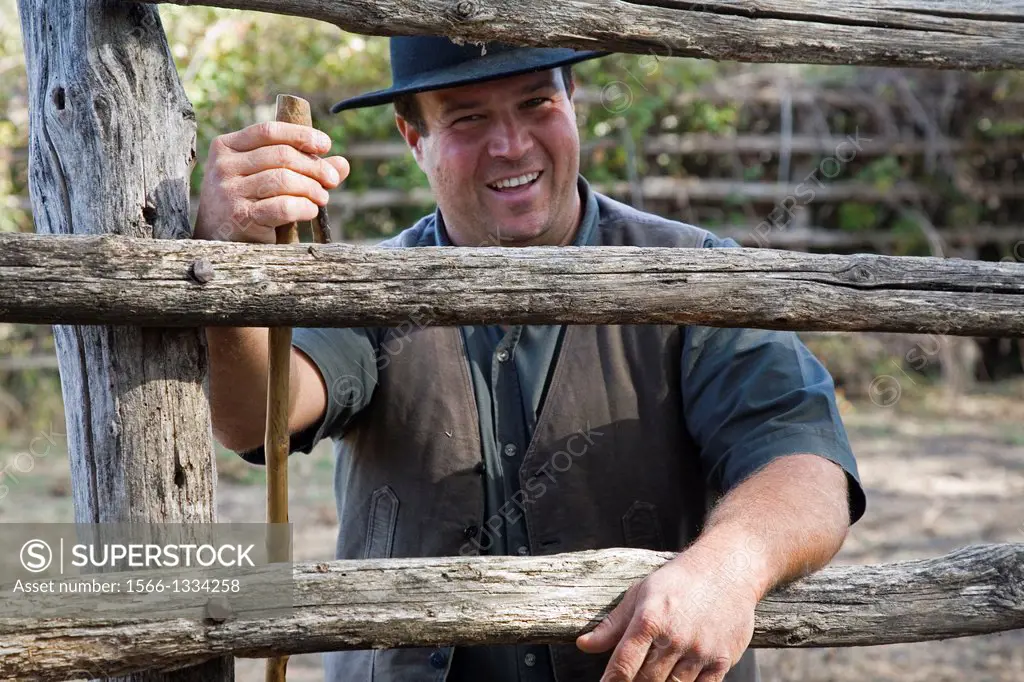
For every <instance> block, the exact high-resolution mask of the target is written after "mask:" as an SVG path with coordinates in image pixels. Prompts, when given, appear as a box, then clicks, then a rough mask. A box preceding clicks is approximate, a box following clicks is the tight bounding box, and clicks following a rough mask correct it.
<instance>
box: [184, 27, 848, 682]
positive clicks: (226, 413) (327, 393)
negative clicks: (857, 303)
mask: <svg viewBox="0 0 1024 682" xmlns="http://www.w3.org/2000/svg"><path fill="white" fill-rule="evenodd" d="M595 56H598V54H597V53H589V52H575V51H572V50H563V49H539V48H513V47H508V46H502V45H487V46H485V47H483V48H481V47H480V46H474V45H466V46H458V45H455V44H453V43H451V42H450V41H448V40H446V39H443V38H426V37H419V38H394V39H392V41H391V57H392V76H393V85H392V87H391V88H388V89H386V90H382V91H378V92H374V93H370V94H368V95H363V96H360V97H356V98H353V99H350V100H346V101H345V102H341V103H339V104H338V105H336V106H335V108H334V111H340V110H343V109H347V108H352V107H356V106H369V105H376V104H381V103H386V102H394V104H395V108H396V119H395V120H396V123H397V126H398V130H399V132H400V133H401V134H402V136H403V138H404V139H405V141H406V142H407V143H408V146H409V148H410V150H411V151H412V153H413V155H414V156H415V159H416V162H417V163H418V164H419V166H420V168H421V169H422V170H423V172H424V173H425V174H426V176H427V178H428V179H429V181H430V186H431V189H432V190H433V193H434V196H435V198H436V200H437V210H436V211H435V212H434V213H432V214H430V215H428V216H425V217H424V218H422V219H421V220H420V221H418V222H417V223H416V224H415V225H414V226H412V227H411V228H409V229H407V230H405V231H404V232H402V233H401V234H400V235H398V236H397V237H395V238H394V239H391V240H389V241H388V242H385V244H386V245H388V246H394V247H407V248H415V247H420V246H481V245H501V246H513V247H516V246H563V245H580V246H597V245H636V246H661V247H696V248H702V247H703V248H714V247H725V246H735V243H734V242H727V241H723V240H720V239H718V238H716V237H715V236H714V235H712V234H710V233H708V232H707V231H705V230H701V229H699V228H696V227H693V226H689V225H684V224H681V223H677V222H672V221H669V220H666V219H663V218H660V217H658V216H654V215H650V214H645V213H641V212H638V211H635V210H633V209H630V208H629V207H626V206H624V205H622V204H619V203H617V202H614V201H612V200H610V199H608V198H607V197H604V196H601V195H600V194H597V193H595V192H594V191H593V190H591V189H590V187H589V185H588V184H587V182H586V181H585V180H584V179H583V178H582V177H580V176H579V137H578V132H577V127H576V116H575V109H574V106H573V101H572V96H573V92H574V87H575V86H574V83H573V79H572V74H571V70H570V68H569V65H570V64H572V63H574V62H578V61H581V60H583V59H588V58H592V57H595ZM329 148H330V140H329V139H327V137H326V136H325V135H323V134H322V133H319V132H316V131H312V130H309V129H303V128H300V127H296V126H289V125H285V124H277V123H270V124H259V125H256V126H251V127H249V128H246V129H244V130H242V131H239V132H235V133H231V134H228V135H225V136H222V137H220V138H217V140H215V141H214V142H213V144H212V146H211V151H210V162H209V164H208V166H207V168H208V171H207V174H206V177H205V178H204V181H203V188H202V195H201V201H200V209H199V217H198V220H197V224H196V236H197V237H198V238H223V239H230V240H238V241H258V242H272V241H273V239H274V237H273V234H274V233H273V227H274V226H275V225H278V224H281V223H285V222H288V221H292V220H310V219H312V218H313V217H314V216H315V215H316V211H317V207H318V206H320V205H323V204H325V203H326V202H327V198H328V195H327V190H328V189H332V188H334V187H336V186H338V185H339V183H340V182H341V181H342V180H343V179H344V177H345V176H346V175H347V173H348V165H347V163H346V162H345V160H344V159H343V158H341V157H331V158H327V159H320V158H318V157H317V156H316V155H319V154H324V153H326V152H327V151H328V150H329ZM495 277H496V279H497V278H499V277H500V273H495ZM429 322H430V320H429V315H428V316H425V317H424V318H423V319H417V320H410V322H409V323H408V324H405V325H401V326H400V327H399V328H394V329H361V328H360V329H297V330H296V331H295V335H294V346H295V350H294V351H293V355H292V369H293V372H292V385H291V404H292V408H291V414H290V421H289V423H290V427H291V431H292V434H293V440H292V446H293V450H301V451H302V452H307V453H308V452H309V451H310V450H311V449H312V447H313V446H314V445H315V444H316V443H317V442H318V441H320V440H321V439H323V438H325V437H330V438H332V439H334V440H335V441H336V443H337V465H336V467H337V468H336V475H335V486H336V491H335V492H336V495H337V506H338V513H339V521H340V532H339V536H338V544H337V548H336V556H337V557H338V558H349V559H352V558H364V557H366V558H375V557H402V556H443V555H458V554H480V553H483V554H553V553H559V552H571V551H578V550H585V549H597V548H604V547H615V546H628V547H646V548H650V549H657V550H676V551H680V553H679V554H678V556H677V557H676V558H674V559H673V560H671V561H669V562H668V563H666V564H665V565H664V566H663V567H661V568H659V569H658V570H657V571H655V572H653V573H652V574H651V575H650V576H648V577H647V578H646V579H645V580H643V581H641V582H640V583H638V584H637V585H634V586H633V587H632V588H631V589H630V590H629V591H628V592H627V593H626V595H625V596H624V598H623V600H622V602H621V603H620V604H619V605H618V606H617V607H616V608H615V609H614V610H613V611H612V612H611V613H610V614H609V615H608V616H607V617H606V618H605V619H604V620H603V621H602V622H601V623H600V624H599V625H598V626H597V627H596V628H595V629H594V630H593V631H592V632H589V633H587V634H583V635H582V636H580V637H579V639H578V640H577V641H576V643H575V646H572V645H559V646H550V647H548V646H542V645H518V646H493V647H459V648H454V649H453V648H451V647H442V648H436V649H395V650H384V651H376V652H374V651H356V652H335V653H331V654H327V655H326V656H325V666H326V671H327V679H328V680H329V682H342V681H345V682H348V681H352V682H363V681H369V680H376V681H385V682H406V681H412V680H443V679H448V680H458V681H460V682H461V681H465V680H482V681H499V682H505V681H510V680H515V681H517V682H518V681H522V682H542V681H545V682H546V681H550V680H555V679H558V680H559V681H560V682H571V681H575V680H597V679H599V678H600V679H601V680H643V681H648V680H652V681H656V682H663V681H665V680H673V681H675V682H692V681H693V680H699V681H700V682H717V681H719V680H723V679H726V680H730V682H740V681H743V682H746V681H748V680H756V679H758V673H757V668H756V664H755V662H754V659H753V653H752V651H747V650H746V648H747V646H748V644H749V643H750V639H751V636H752V632H753V625H754V607H755V605H756V604H757V602H758V601H759V600H760V599H761V598H762V597H763V596H764V595H765V594H766V593H767V592H768V591H769V590H770V589H772V588H773V587H774V586H776V585H778V584H780V583H782V582H785V581H788V580H791V579H794V578H796V577H798V576H800V575H803V574H806V573H808V572H811V571H814V570H816V569H818V568H820V567H821V566H824V565H825V564H826V563H827V562H828V561H829V560H830V559H831V558H832V556H833V555H834V554H835V552H836V551H838V549H839V547H840V546H841V544H842V542H843V539H844V538H845V534H846V531H847V528H848V526H849V524H850V523H852V522H853V521H856V520H857V518H859V517H860V516H861V514H863V511H864V494H863V492H862V490H861V488H860V485H859V483H858V480H857V469H856V464H855V462H854V459H853V456H852V454H851V453H850V448H849V444H848V442H847V438H846V434H845V431H844V429H843V426H842V423H841V420H840V417H839V414H838V410H837V407H836V403H835V395H834V390H833V384H832V380H831V378H830V377H829V375H828V373H827V372H826V371H825V370H824V368H823V367H822V366H821V365H820V364H819V363H818V362H817V361H816V360H815V359H814V357H813V356H812V355H811V354H810V353H809V352H808V351H807V349H806V348H805V347H804V346H803V345H802V344H801V343H800V342H799V341H798V339H797V338H796V337H795V336H794V335H793V334H789V333H780V332H769V331H760V330H744V329H713V328H706V327H698V326H690V327H677V326H672V325H633V326H583V325H577V326H557V325H556V326H540V325H525V326H520V325H514V326H506V325H490V326H469V327H463V328H461V329H456V328H444V327H436V326H432V325H430V324H429ZM207 337H208V340H209V353H210V367H211V376H210V402H211V409H212V415H213V422H214V424H213V425H214V430H215V434H216V436H217V438H218V440H219V441H220V442H222V443H223V444H224V445H225V446H227V447H229V448H232V449H234V450H237V451H239V452H241V453H242V456H243V457H245V458H246V459H247V460H249V461H252V462H257V463H260V462H262V461H263V453H262V450H261V448H260V445H259V444H260V443H261V441H262V436H263V424H264V415H265V412H264V410H265V403H266V394H265V386H266V364H267V340H266V332H265V330H262V329H229V328H213V327H212V328H209V329H207Z"/></svg>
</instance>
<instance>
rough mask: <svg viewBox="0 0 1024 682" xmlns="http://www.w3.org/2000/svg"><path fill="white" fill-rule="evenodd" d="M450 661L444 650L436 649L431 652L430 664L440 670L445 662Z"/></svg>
mask: <svg viewBox="0 0 1024 682" xmlns="http://www.w3.org/2000/svg"><path fill="white" fill-rule="evenodd" d="M447 662H448V655H447V654H445V652H443V651H435V652H434V653H432V654H430V665H432V666H434V667H435V668H437V669H438V670H440V669H441V668H443V667H444V665H445V663H447Z"/></svg>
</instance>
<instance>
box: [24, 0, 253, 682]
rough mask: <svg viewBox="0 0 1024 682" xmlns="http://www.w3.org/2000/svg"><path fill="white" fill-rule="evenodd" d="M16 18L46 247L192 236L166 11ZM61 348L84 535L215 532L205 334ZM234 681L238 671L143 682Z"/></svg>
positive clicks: (109, 9) (147, 331)
mask: <svg viewBox="0 0 1024 682" xmlns="http://www.w3.org/2000/svg"><path fill="white" fill-rule="evenodd" d="M18 9H19V14H20V17H21V26H22V33H23V36H24V45H25V51H26V54H25V56H26V60H27V66H28V75H29V115H30V141H29V176H30V190H31V196H32V208H33V216H34V219H35V224H36V229H37V230H38V231H39V232H41V233H45V234H48V235H105V234H110V233H116V234H121V235H131V236H133V237H147V238H152V237H158V238H163V239H169V240H173V239H175V238H181V237H188V236H190V235H191V229H190V227H189V221H188V215H189V214H188V178H189V174H190V172H191V168H192V163H193V160H194V157H195V152H194V149H195V146H194V145H195V142H194V139H195V120H194V119H195V117H194V115H193V112H192V107H191V105H190V104H189V102H188V100H187V98H186V97H185V94H184V91H183V90H182V88H181V85H180V83H179V81H178V76H177V73H176V71H175V68H174V63H173V61H172V59H171V56H170V52H169V50H168V46H167V42H166V38H165V37H164V33H163V29H162V27H161V24H160V17H159V15H158V14H157V12H156V8H154V7H149V6H145V5H133V4H127V3H121V2H113V1H111V0H19V3H18ZM51 238H54V239H55V238H56V237H51ZM69 238H70V237H69ZM97 322H99V321H98V320H97ZM129 324H130V323H129ZM54 336H55V339H56V349H57V355H58V359H59V365H60V374H61V385H62V391H63V397H64V405H65V406H66V409H65V414H66V420H67V434H68V443H67V446H68V453H69V457H70V460H71V483H72V493H73V497H74V510H75V520H76V521H77V522H79V523H90V522H113V521H126V522H147V521H152V522H161V521H192V522H209V521H213V520H215V512H216V504H215V500H214V489H215V480H214V478H215V470H214V458H213V442H212V437H211V433H210V419H209V410H208V406H207V401H206V398H205V395H204V393H203V382H204V380H205V376H206V352H205V346H204V344H203V338H202V335H201V334H200V333H199V331H198V330H195V329H161V328H142V327H138V326H114V327H101V326H79V327H76V326H67V325H64V324H60V325H58V326H56V327H55V328H54ZM233 678H234V667H233V661H232V660H231V659H230V658H228V659H215V660H211V661H209V662H208V663H206V664H205V665H203V666H200V667H198V668H193V669H188V670H182V671H179V672H177V673H174V674H172V675H163V676H149V675H137V676H133V678H132V679H133V682H145V681H150V680H152V681H153V682H156V681H157V680H160V681H161V682H172V681H173V682H185V681H191V680H196V681H198V680H204V681H209V680H231V679H233Z"/></svg>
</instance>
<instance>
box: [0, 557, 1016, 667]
mask: <svg viewBox="0 0 1024 682" xmlns="http://www.w3.org/2000/svg"><path fill="white" fill-rule="evenodd" d="M672 556H673V555H672V554H670V553H665V552H650V551H647V550H639V549H606V550H597V551H587V552H575V553H569V554H559V555H552V556H545V557H473V558H463V557H446V558H435V559H386V560H366V561H331V562H320V563H299V564H296V565H295V566H294V568H293V576H294V581H295V587H294V590H293V600H292V606H291V607H290V610H289V611H288V612H287V613H284V614H282V615H275V616H273V617H271V618H265V619H264V620H258V619H256V618H255V617H253V619H251V620H250V619H244V618H237V617H232V615H231V599H230V595H228V597H227V601H226V603H224V602H221V603H219V605H218V610H217V613H218V614H219V616H218V619H217V621H214V622H211V621H210V620H203V621H198V620H195V619H192V620H189V619H186V618H184V617H181V616H180V615H178V614H176V613H175V612H174V610H173V609H167V608H157V605H158V602H154V610H153V614H154V615H153V616H152V618H146V619H140V618H139V617H138V616H134V617H132V618H127V617H125V616H123V615H120V616H119V613H118V610H117V609H116V608H111V609H104V610H97V609H95V608H92V609H91V610H87V609H83V610H82V614H81V615H79V616H69V617H66V618H60V619H52V620H50V621H47V622H42V621H38V620H36V619H20V620H16V619H11V618H7V619H0V641H2V644H0V654H2V655H0V677H3V678H4V679H11V678H12V677H13V678H17V679H21V680H63V679H67V675H68V674H69V673H74V672H81V671H83V670H85V671H93V674H96V673H98V672H102V674H103V675H107V676H113V675H122V674H127V673H130V672H134V671H139V670H144V669H148V670H168V669H171V668H175V667H180V666H182V665H184V664H195V663H198V662H201V661H203V660H206V659H210V658H215V657H217V656H223V655H225V654H234V655H236V656H243V657H266V656H270V655H280V654H298V653H308V652H314V651H332V650H342V649H367V648H372V647H377V648H394V647H412V646H437V645H438V644H439V643H444V644H453V645H481V644H509V643H516V642H535V643H557V642H572V641H574V639H575V637H576V636H577V635H579V634H581V633H582V632H583V631H585V630H587V629H589V628H590V627H592V626H594V625H596V623H597V622H599V620H600V619H601V618H603V617H604V615H606V614H607V613H608V612H609V611H610V610H611V609H612V608H614V606H615V604H616V603H617V602H618V600H619V599H620V598H621V596H622V594H623V592H624V591H625V590H626V589H627V588H628V587H629V586H630V585H631V584H633V583H634V582H636V581H637V580H640V579H642V578H643V577H645V576H646V575H648V574H649V573H650V572H651V571H653V570H655V569H656V568H658V567H659V566H661V565H662V564H663V563H664V562H665V561H666V560H668V559H669V558H671V557H672ZM738 563H739V562H738ZM722 568H723V570H739V569H738V567H727V566H723V567H722ZM131 576H134V577H139V576H144V577H145V578H146V579H147V580H149V579H155V578H154V576H156V577H159V574H158V573H155V572H153V571H145V572H143V573H139V572H135V573H132V574H131ZM85 577H86V578H88V577H89V576H85ZM103 578H104V580H108V581H109V580H112V579H113V578H114V575H112V574H104V576H103ZM257 589H258V586H257ZM267 589H270V588H267ZM273 589H274V590H277V591H280V589H281V586H280V584H279V583H275V584H274V587H273ZM200 597H201V598H202V599H204V600H205V599H206V597H205V596H202V595H200ZM54 598H55V597H54V596H53V595H45V597H43V596H41V597H40V599H41V600H42V601H45V600H46V599H49V600H53V599H54ZM153 598H154V599H159V598H160V596H159V595H153ZM60 599H62V603H64V604H66V605H67V606H66V608H67V609H68V610H69V611H70V610H71V609H72V606H73V604H74V599H75V596H74V595H63V596H61V597H60ZM167 599H168V600H169V601H170V600H172V599H177V600H178V601H177V602H174V603H177V604H181V602H182V601H184V597H182V596H181V595H178V597H167ZM245 599H246V600H247V602H248V603H250V604H252V603H258V599H257V598H256V595H255V594H248V595H246V597H245ZM47 604H51V602H50V601H47ZM51 605H52V604H51ZM179 610H180V608H179ZM156 614H160V615H156ZM1021 627H1024V545H1021V544H1003V545H979V546H974V547H966V548H963V549H960V550H957V551H955V552H953V553H951V554H949V555H946V556H944V557H938V558H932V559H923V560H915V561H903V562H899V563H893V564H882V565H876V566H833V567H829V568H826V569H824V570H822V571H820V572H818V573H815V574H814V575H811V576H809V577H807V578H804V579H802V580H800V581H798V582H795V583H793V584H791V585H789V586H787V587H784V588H782V589H779V590H777V591H775V592H773V593H772V594H769V595H768V596H767V597H766V598H765V599H763V600H762V601H761V603H760V604H759V605H758V607H757V611H756V614H755V627H754V637H753V641H752V646H754V647H818V646H828V647H834V646H861V645H874V644H893V643H897V642H918V641H924V640H934V639H945V638H948V637H962V636H969V635H977V634H984V633H991V632H1001V631H1004V630H1010V629H1016V628H1021Z"/></svg>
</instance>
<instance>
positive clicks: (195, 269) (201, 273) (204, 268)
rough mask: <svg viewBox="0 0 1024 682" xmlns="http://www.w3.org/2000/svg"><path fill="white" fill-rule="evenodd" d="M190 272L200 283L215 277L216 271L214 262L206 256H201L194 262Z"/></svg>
mask: <svg viewBox="0 0 1024 682" xmlns="http://www.w3.org/2000/svg"><path fill="white" fill-rule="evenodd" d="M189 274H190V275H192V279H194V280H195V281H197V282H199V283H200V284H206V283H207V282H209V281H211V280H212V279H213V278H214V275H215V274H216V273H214V271H213V263H211V262H210V261H208V260H206V259H205V258H200V259H199V260H197V261H195V262H194V263H192V268H191V269H190V271H189Z"/></svg>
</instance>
